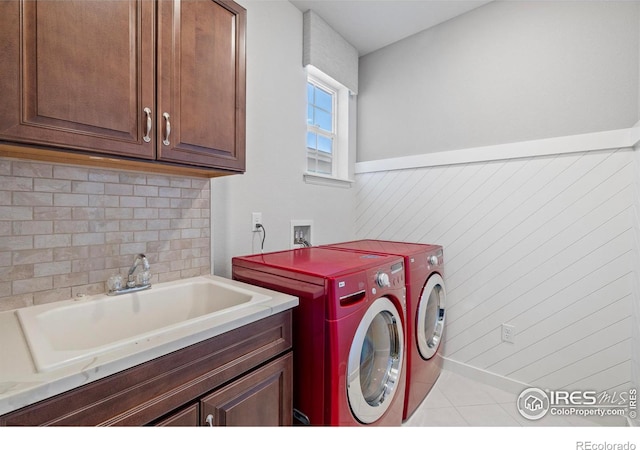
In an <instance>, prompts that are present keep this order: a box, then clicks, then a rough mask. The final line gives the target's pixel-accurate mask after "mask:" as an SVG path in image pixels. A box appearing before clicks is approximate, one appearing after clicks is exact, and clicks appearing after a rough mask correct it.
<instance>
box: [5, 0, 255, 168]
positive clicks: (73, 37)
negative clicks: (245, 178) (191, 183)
mask: <svg viewBox="0 0 640 450" xmlns="http://www.w3.org/2000/svg"><path fill="white" fill-rule="evenodd" d="M245 32H246V11H245V10H244V8H242V7H241V6H239V5H237V4H236V3H234V2H232V1H225V0H159V1H157V2H154V1H150V0H129V1H122V0H100V1H91V2H87V1H84V0H64V1H55V2H52V1H46V0H45V1H34V0H21V1H19V0H10V1H2V2H0V50H1V51H0V90H1V91H2V93H3V101H2V102H1V104H0V140H3V141H6V142H16V143H24V144H30V145H37V146H46V147H56V148H59V149H64V150H66V151H71V152H73V153H75V154H108V155H115V156H120V157H125V158H134V159H135V160H146V161H155V162H156V163H157V162H168V163H172V164H177V165H187V166H194V167H200V168H216V169H222V170H228V171H232V172H242V171H244V166H245V159H244V153H245V151H244V150H245V148H244V147H245ZM29 151H30V152H31V153H33V150H29Z"/></svg>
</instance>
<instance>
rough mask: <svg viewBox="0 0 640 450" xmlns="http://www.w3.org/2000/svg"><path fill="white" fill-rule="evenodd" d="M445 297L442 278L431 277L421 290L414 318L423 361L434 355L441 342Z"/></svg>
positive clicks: (437, 276)
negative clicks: (416, 315)
mask: <svg viewBox="0 0 640 450" xmlns="http://www.w3.org/2000/svg"><path fill="white" fill-rule="evenodd" d="M446 297H447V295H446V292H445V290H444V281H443V279H442V277H441V276H440V275H438V274H433V275H431V276H430V277H429V280H428V281H427V283H426V284H425V286H424V288H423V289H422V295H421V296H420V302H419V303H418V317H417V318H416V333H417V336H416V339H417V341H418V350H419V351H420V356H422V357H423V358H424V359H430V358H432V357H433V355H435V354H436V352H437V351H438V346H439V345H440V341H441V340H442V333H443V332H444V313H445V302H446Z"/></svg>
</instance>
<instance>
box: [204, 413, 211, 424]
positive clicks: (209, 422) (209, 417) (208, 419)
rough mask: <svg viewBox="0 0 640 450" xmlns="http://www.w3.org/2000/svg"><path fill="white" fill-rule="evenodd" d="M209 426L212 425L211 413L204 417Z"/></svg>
mask: <svg viewBox="0 0 640 450" xmlns="http://www.w3.org/2000/svg"><path fill="white" fill-rule="evenodd" d="M204 420H205V421H206V422H207V423H208V424H209V426H210V427H212V426H213V414H209V415H208V416H207V418H206V419H204Z"/></svg>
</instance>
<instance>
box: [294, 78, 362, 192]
mask: <svg viewBox="0 0 640 450" xmlns="http://www.w3.org/2000/svg"><path fill="white" fill-rule="evenodd" d="M353 101H355V99H352V98H351V97H350V94H349V89H347V88H346V87H344V86H343V85H342V84H340V83H338V82H337V81H335V80H334V79H333V78H331V77H329V76H327V75H325V74H324V73H323V72H321V71H320V70H318V69H317V68H315V67H313V66H307V145H306V159H307V164H306V166H307V170H306V173H305V175H304V179H305V181H306V182H307V183H315V184H323V185H332V186H341V187H350V186H351V183H352V181H350V180H349V179H348V178H349V131H350V124H349V105H350V103H351V102H353ZM354 126H355V123H354ZM354 136H355V135H354ZM353 150H354V151H355V148H354V149H353Z"/></svg>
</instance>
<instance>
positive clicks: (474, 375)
mask: <svg viewBox="0 0 640 450" xmlns="http://www.w3.org/2000/svg"><path fill="white" fill-rule="evenodd" d="M442 360H443V363H442V368H443V369H445V370H448V371H450V372H454V373H457V374H458V375H462V376H463V377H467V378H470V379H472V380H474V381H478V382H480V383H484V384H487V385H489V386H493V387H495V388H498V389H502V390H503V391H507V392H511V393H512V394H520V392H522V391H523V390H525V389H526V388H528V387H531V386H530V385H528V384H526V383H523V382H521V381H517V380H514V379H512V378H508V377H504V376H502V375H498V374H496V373H493V372H488V371H486V370H483V369H479V368H477V367H473V366H470V365H468V364H465V363H462V362H460V361H454V360H452V359H449V358H447V357H443V358H442Z"/></svg>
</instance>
